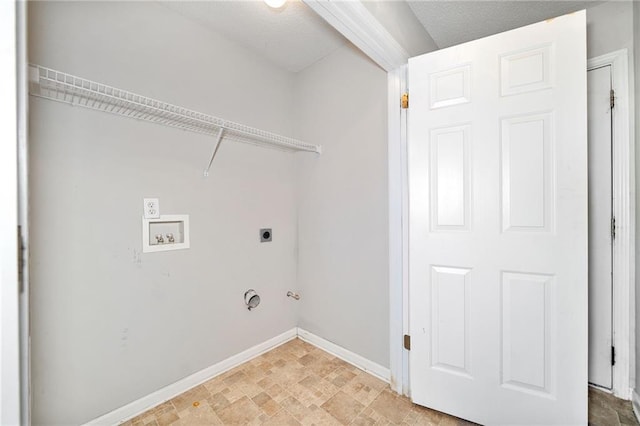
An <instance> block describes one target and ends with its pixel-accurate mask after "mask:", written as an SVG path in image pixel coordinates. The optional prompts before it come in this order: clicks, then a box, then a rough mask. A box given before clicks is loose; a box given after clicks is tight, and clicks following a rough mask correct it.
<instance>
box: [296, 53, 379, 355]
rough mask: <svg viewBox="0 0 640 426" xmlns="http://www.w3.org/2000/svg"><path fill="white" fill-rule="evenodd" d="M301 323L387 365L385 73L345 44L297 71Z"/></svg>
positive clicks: (330, 339)
mask: <svg viewBox="0 0 640 426" xmlns="http://www.w3.org/2000/svg"><path fill="white" fill-rule="evenodd" d="M295 95H296V99H298V100H299V101H300V102H299V104H298V106H297V108H296V110H295V122H296V127H295V133H296V136H297V137H299V138H301V139H303V140H306V141H308V142H310V143H314V144H322V145H323V153H322V156H321V157H318V158H314V157H308V156H306V157H299V158H298V161H299V164H298V166H299V167H298V177H297V179H298V182H299V183H298V202H299V207H298V208H299V213H298V234H299V264H298V285H299V287H298V290H299V292H300V295H301V297H302V298H301V300H300V309H299V312H300V313H299V325H300V327H302V328H304V329H306V330H308V331H311V332H312V333H315V334H317V335H319V336H321V337H323V338H325V339H327V340H329V341H331V342H334V343H336V344H338V345H340V346H342V347H344V348H347V349H349V350H351V351H353V352H355V353H357V354H359V355H361V356H363V357H365V358H368V359H369V360H371V361H374V362H376V363H378V364H380V365H382V366H385V367H389V301H388V294H389V287H388V282H389V279H388V277H389V274H388V263H389V260H388V194H387V192H388V191H387V182H388V181H387V136H386V135H387V124H386V122H387V74H386V73H385V72H384V71H382V70H381V69H380V68H378V67H377V66H376V65H375V64H374V63H373V62H372V61H370V60H369V59H368V58H367V57H365V56H364V55H363V54H362V53H361V52H359V51H357V50H356V49H355V48H353V47H352V46H350V45H347V46H344V47H342V48H341V49H339V50H338V51H336V52H334V53H333V54H331V55H329V56H327V57H325V58H324V59H323V60H321V61H319V62H317V63H316V64H314V65H313V66H311V67H309V68H307V69H305V70H304V71H302V72H300V73H299V75H297V77H296V82H295Z"/></svg>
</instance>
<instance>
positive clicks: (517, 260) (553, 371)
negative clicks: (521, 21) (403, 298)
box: [408, 11, 587, 424]
mask: <svg viewBox="0 0 640 426" xmlns="http://www.w3.org/2000/svg"><path fill="white" fill-rule="evenodd" d="M409 81H410V85H411V86H410V90H411V104H410V109H409V117H408V123H409V124H408V126H409V129H408V149H409V159H408V161H409V199H410V207H409V209H410V210H409V221H410V222H409V227H410V231H409V233H410V235H409V245H410V254H409V262H410V266H409V282H410V283H409V291H410V300H409V311H410V313H409V315H410V331H411V337H412V342H411V343H412V345H411V346H412V347H411V351H410V380H411V395H412V398H413V400H414V402H416V403H418V404H420V405H425V406H428V407H430V408H433V409H436V410H439V411H443V412H447V413H450V414H453V415H456V416H459V417H462V418H465V419H468V420H472V421H476V422H479V423H482V424H586V422H587V123H586V117H587V112H586V111H587V100H586V23H585V12H584V11H582V12H577V13H574V14H571V15H567V16H563V17H559V18H556V19H552V20H548V21H545V22H542V23H539V24H534V25H530V26H527V27H524V28H520V29H517V30H514V31H509V32H506V33H502V34H498V35H496V36H492V37H487V38H484V39H480V40H476V41H472V42H469V43H465V44H462V45H460V46H455V47H452V48H448V49H443V50H440V51H437V52H433V53H429V54H426V55H422V56H419V57H416V58H412V59H410V61H409Z"/></svg>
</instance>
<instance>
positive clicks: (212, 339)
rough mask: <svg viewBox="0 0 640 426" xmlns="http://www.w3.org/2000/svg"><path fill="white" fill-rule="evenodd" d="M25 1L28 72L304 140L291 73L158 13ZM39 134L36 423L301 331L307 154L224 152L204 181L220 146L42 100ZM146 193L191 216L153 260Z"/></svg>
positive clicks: (34, 118)
mask: <svg viewBox="0 0 640 426" xmlns="http://www.w3.org/2000/svg"><path fill="white" fill-rule="evenodd" d="M29 9H30V10H29V19H30V21H29V24H30V33H29V38H30V54H29V56H30V57H29V60H30V61H31V62H34V63H38V64H41V65H44V66H49V67H52V68H56V69H60V70H63V71H67V72H70V73H74V74H77V75H80V76H83V77H87V78H90V79H94V80H97V81H101V82H105V83H108V84H111V85H114V86H117V87H121V88H126V89H130V90H132V91H134V92H138V93H141V94H144V95H147V96H151V97H155V98H159V99H162V100H166V101H169V102H173V103H177V104H180V105H183V106H186V107H189V108H192V109H196V110H201V111H203V112H208V113H211V114H214V115H219V116H222V117H223V118H226V119H230V120H234V121H239V122H242V123H245V124H248V125H251V126H256V127H261V128H264V129H265V130H270V131H274V132H280V133H284V134H287V135H290V134H291V132H292V120H291V111H292V105H293V104H292V100H293V76H292V74H290V73H287V72H284V71H282V70H280V69H278V68H276V67H274V66H272V65H271V64H270V63H267V62H266V61H264V60H262V59H260V58H259V57H257V56H256V55H255V54H253V53H251V52H249V51H247V50H245V49H243V48H242V47H239V46H237V45H234V44H232V43H230V42H228V41H226V40H224V39H222V38H220V37H218V36H216V35H215V34H213V33H211V32H209V31H207V30H205V29H204V28H202V27H199V26H198V25H195V24H194V23H192V22H190V21H188V20H186V19H185V18H183V17H182V16H180V15H178V14H176V13H174V12H172V11H170V10H168V9H166V8H165V7H163V6H162V5H159V4H157V3H153V2H108V3H102V2H73V3H61V2H32V3H30V4H29ZM30 132H31V133H30V149H31V153H30V154H31V164H30V167H31V171H32V173H31V175H30V179H31V199H30V202H31V226H32V228H31V231H32V234H31V235H32V240H31V245H32V246H31V247H32V257H31V268H32V269H31V273H32V276H31V280H32V305H31V307H32V311H31V312H32V320H33V322H32V324H31V330H32V345H33V353H32V367H33V387H32V394H33V405H32V407H33V423H34V424H80V423H83V422H86V421H88V420H91V419H93V418H96V417H98V416H100V415H102V414H104V413H106V412H109V411H111V410H113V409H115V408H118V407H120V406H122V405H125V404H127V403H129V402H131V401H133V400H135V399H138V398H140V397H142V396H145V395H148V394H149V393H151V392H153V391H155V390H157V389H159V388H162V387H164V386H166V385H167V384H170V383H172V382H175V381H177V380H179V379H181V378H183V377H185V376H187V375H189V374H191V373H193V372H196V371H198V370H201V369H203V368H205V367H208V366H210V365H212V364H214V363H216V362H218V361H220V360H223V359H225V358H227V357H229V356H231V355H233V354H236V353H238V352H240V351H242V350H244V349H247V348H249V347H251V346H253V345H255V344H257V343H260V342H263V341H265V340H267V339H269V338H271V337H273V336H275V335H277V334H279V333H281V332H283V331H285V330H288V329H290V328H292V327H294V326H295V324H296V322H295V312H294V309H293V306H294V304H293V302H292V301H291V300H290V299H288V298H287V297H286V296H285V294H286V291H287V290H288V289H290V288H294V287H295V279H296V252H295V241H296V207H295V206H296V204H295V188H294V181H295V162H294V160H295V157H294V156H293V155H289V154H285V153H282V152H278V151H272V150H266V149H262V148H258V147H254V146H248V145H242V144H237V143H233V142H229V143H224V142H223V145H222V147H221V149H220V151H219V152H218V156H217V157H216V160H215V161H214V163H213V166H212V171H211V175H210V176H209V178H206V179H205V178H203V176H202V172H203V169H204V167H205V165H206V163H207V161H208V159H209V155H210V152H211V148H212V139H211V138H208V137H205V136H201V135H195V134H191V133H187V132H183V131H180V130H176V129H171V128H166V127H162V126H158V125H153V124H149V123H143V122H138V121H135V120H130V119H126V118H122V117H117V116H111V115H109V114H104V113H99V112H94V111H90V110H86V109H82V108H78V107H72V106H69V105H65V104H61V103H57V102H52V101H47V100H42V99H35V98H32V102H31V117H30ZM145 196H156V197H159V198H160V207H161V211H162V213H164V214H169V213H186V214H190V218H191V248H190V249H189V250H184V251H173V252H162V253H148V254H143V253H141V223H140V222H141V219H140V217H141V214H142V198H143V197H145ZM261 227H272V228H273V230H274V241H273V243H270V244H260V243H259V241H258V229H259V228H261ZM248 288H255V289H256V290H257V291H258V292H259V293H260V295H261V296H262V304H261V305H260V307H259V308H258V309H256V310H255V311H252V312H249V311H247V310H246V308H245V307H244V304H243V299H242V298H243V294H244V292H245V290H247V289H248Z"/></svg>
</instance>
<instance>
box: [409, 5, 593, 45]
mask: <svg viewBox="0 0 640 426" xmlns="http://www.w3.org/2000/svg"><path fill="white" fill-rule="evenodd" d="M407 3H409V6H410V7H411V9H412V10H413V13H415V15H416V16H417V18H418V20H419V21H420V22H421V23H422V26H424V28H425V29H426V30H427V32H428V33H429V34H430V35H431V37H432V38H433V41H435V42H436V44H437V45H438V47H439V48H441V49H442V48H444V47H449V46H453V45H456V44H460V43H464V42H467V41H471V40H475V39H478V38H481V37H486V36H489V35H492V34H497V33H500V32H503V31H508V30H512V29H514V28H518V27H522V26H524V25H528V24H533V23H536V22H540V21H543V20H545V19H548V18H555V17H557V16H560V15H564V14H567V13H570V12H575V11H577V10H581V9H586V8H587V7H591V6H595V5H597V4H600V3H602V2H601V1H593V0H592V1H558V0H543V1H523V0H517V1H480V0H478V1H444V0H427V1H424V0H423V1H411V0H409V1H407Z"/></svg>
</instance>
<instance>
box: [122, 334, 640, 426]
mask: <svg viewBox="0 0 640 426" xmlns="http://www.w3.org/2000/svg"><path fill="white" fill-rule="evenodd" d="M124 424H125V425H126V426H142V425H152V426H164V425H278V426H279V425H300V424H302V425H442V426H444V425H470V424H472V423H469V422H465V421H464V420H460V419H457V418H455V417H451V416H448V415H446V414H442V413H438V412H436V411H433V410H429V409H427V408H423V407H420V406H417V405H414V404H412V403H411V401H409V400H408V399H407V398H405V397H401V396H398V395H397V394H395V393H393V392H391V390H390V389H389V386H388V385H387V384H386V383H384V382H383V381H381V380H379V379H376V378H375V377H373V376H371V375H369V374H367V373H365V372H363V371H362V370H359V369H357V368H355V367H353V366H352V365H350V364H348V363H346V362H344V361H342V360H340V359H338V358H335V357H334V356H332V355H330V354H328V353H326V352H324V351H323V350H321V349H318V348H316V347H315V346H312V345H310V344H308V343H305V342H303V341H302V340H299V339H295V340H292V341H290V342H287V343H285V344H284V345H282V346H279V347H277V348H275V349H273V350H272V351H270V352H267V353H265V354H263V355H261V356H259V357H257V358H255V359H253V360H251V361H249V362H246V363H244V364H242V365H240V366H238V367H236V368H234V369H233V370H230V371H228V372H226V373H224V374H222V375H220V376H218V377H215V378H213V379H211V380H209V381H208V382H206V383H203V384H202V385H200V386H196V387H195V388H193V389H191V390H189V391H187V392H185V393H183V394H181V395H178V396H177V397H175V398H173V399H172V400H170V401H167V402H165V403H163V404H160V405H158V406H157V407H155V408H152V409H151V410H149V411H147V412H146V413H143V414H141V415H139V416H138V417H136V418H134V419H131V420H129V421H127V422H126V423H124ZM589 425H590V426H626V425H629V426H638V423H637V421H636V419H635V416H634V414H633V410H632V408H631V403H630V402H629V401H623V400H620V399H617V398H614V397H613V396H611V395H609V394H607V393H605V392H601V391H598V390H595V389H590V390H589Z"/></svg>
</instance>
